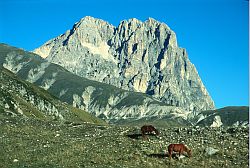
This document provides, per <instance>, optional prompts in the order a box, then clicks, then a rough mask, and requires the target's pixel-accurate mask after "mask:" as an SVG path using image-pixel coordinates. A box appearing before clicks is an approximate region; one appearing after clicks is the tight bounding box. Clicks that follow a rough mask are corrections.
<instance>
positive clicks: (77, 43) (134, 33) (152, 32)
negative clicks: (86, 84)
mask: <svg viewBox="0 0 250 168" xmlns="http://www.w3.org/2000/svg"><path fill="white" fill-rule="evenodd" d="M34 52H35V53H37V54H40V55H41V57H43V58H46V59H47V60H48V61H49V62H53V63H56V64H59V65H61V66H63V67H64V68H66V69H67V70H69V71H70V72H73V73H75V74H77V75H79V76H82V77H85V78H88V79H91V80H95V81H99V82H104V83H107V84H111V85H114V86H117V87H119V88H122V89H125V90H129V91H136V92H142V93H146V94H148V95H152V96H153V97H155V98H156V99H158V100H160V101H162V102H164V103H167V104H169V105H173V106H177V107H182V108H184V109H185V110H187V111H200V110H207V109H214V102H213V100H212V99H211V97H210V96H209V93H208V92H207V90H206V88H205V86H204V85H203V83H202V81H201V79H200V77H199V75H198V73H197V70H196V68H195V66H194V65H193V64H192V63H191V62H190V60H189V59H188V55H187V52H186V50H185V49H183V48H180V47H178V44H177V39H176V34H175V33H174V32H173V31H172V30H171V29H170V28H169V27H168V26H167V25H166V24H165V23H161V22H158V21H156V20H154V19H152V18H149V19H148V20H146V21H145V22H141V21H139V20H137V19H129V20H124V21H121V22H120V24H119V25H118V26H117V27H115V26H113V25H111V24H109V23H108V22H105V21H103V20H100V19H95V18H92V17H85V18H83V19H81V20H80V21H79V22H77V23H75V25H74V26H73V28H72V29H71V30H68V31H66V32H65V33H64V34H62V35H60V36H58V37H56V38H54V39H51V40H49V41H48V42H46V43H45V44H44V45H43V46H41V47H40V48H37V49H36V50H34Z"/></svg>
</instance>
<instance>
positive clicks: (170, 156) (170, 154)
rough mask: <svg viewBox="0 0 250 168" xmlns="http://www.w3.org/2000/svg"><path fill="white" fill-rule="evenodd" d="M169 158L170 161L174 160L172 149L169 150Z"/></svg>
mask: <svg viewBox="0 0 250 168" xmlns="http://www.w3.org/2000/svg"><path fill="white" fill-rule="evenodd" d="M168 155H169V156H168V157H169V159H170V160H171V159H172V150H171V149H168Z"/></svg>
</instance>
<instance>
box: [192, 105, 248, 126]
mask: <svg viewBox="0 0 250 168" xmlns="http://www.w3.org/2000/svg"><path fill="white" fill-rule="evenodd" d="M192 122H193V123H196V125H200V126H211V127H219V126H232V125H234V126H246V125H248V124H249V107H248V106H229V107H224V108H221V109H216V110H208V111H202V112H200V113H199V114H198V115H196V116H195V117H194V118H193V119H192Z"/></svg>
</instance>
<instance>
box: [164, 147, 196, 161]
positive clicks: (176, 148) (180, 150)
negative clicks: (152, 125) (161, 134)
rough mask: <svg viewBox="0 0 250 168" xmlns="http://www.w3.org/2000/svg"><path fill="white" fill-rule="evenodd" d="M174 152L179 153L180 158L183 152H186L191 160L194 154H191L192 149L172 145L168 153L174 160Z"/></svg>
mask: <svg viewBox="0 0 250 168" xmlns="http://www.w3.org/2000/svg"><path fill="white" fill-rule="evenodd" d="M173 152H178V153H179V157H180V156H181V154H183V152H186V153H187V154H188V157H189V158H190V157H191V155H192V153H191V149H189V148H188V147H186V146H185V145H184V144H170V145H169V146H168V153H169V158H170V159H171V158H172V154H173Z"/></svg>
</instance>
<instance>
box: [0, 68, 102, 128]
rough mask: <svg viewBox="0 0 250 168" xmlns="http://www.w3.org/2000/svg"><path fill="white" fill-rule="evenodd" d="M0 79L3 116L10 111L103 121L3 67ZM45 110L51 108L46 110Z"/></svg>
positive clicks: (0, 71)
mask: <svg viewBox="0 0 250 168" xmlns="http://www.w3.org/2000/svg"><path fill="white" fill-rule="evenodd" d="M0 79H1V80H0V84H1V86H2V87H1V88H0V112H1V113H2V116H4V115H8V114H11V115H12V116H15V115H18V116H19V117H29V118H30V117H31V118H36V119H41V120H52V119H59V120H60V118H58V116H59V115H62V116H63V120H68V121H71V122H90V123H96V124H105V122H104V121H102V120H101V119H98V118H97V117H95V116H93V115H91V114H89V113H87V112H85V111H83V110H79V109H76V108H74V107H72V106H70V105H68V104H66V103H62V102H61V101H60V100H59V99H57V98H56V97H55V96H53V95H51V94H50V93H49V92H47V91H46V90H44V89H42V88H39V87H37V86H36V85H34V84H32V83H29V82H27V81H23V80H21V79H20V78H18V77H17V76H16V75H15V74H13V73H12V72H10V71H8V70H7V69H5V68H0ZM41 106H42V107H41ZM49 108H51V109H49ZM48 110H51V111H52V112H48ZM53 111H54V112H53ZM57 113H58V114H57Z"/></svg>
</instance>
